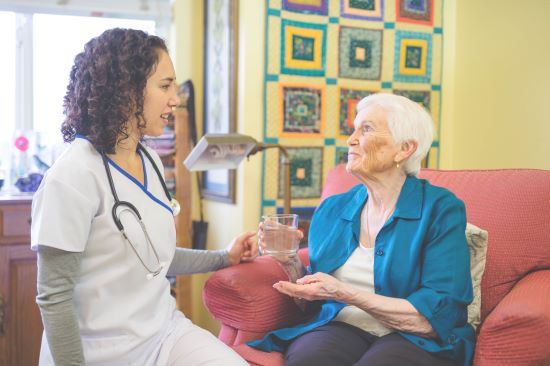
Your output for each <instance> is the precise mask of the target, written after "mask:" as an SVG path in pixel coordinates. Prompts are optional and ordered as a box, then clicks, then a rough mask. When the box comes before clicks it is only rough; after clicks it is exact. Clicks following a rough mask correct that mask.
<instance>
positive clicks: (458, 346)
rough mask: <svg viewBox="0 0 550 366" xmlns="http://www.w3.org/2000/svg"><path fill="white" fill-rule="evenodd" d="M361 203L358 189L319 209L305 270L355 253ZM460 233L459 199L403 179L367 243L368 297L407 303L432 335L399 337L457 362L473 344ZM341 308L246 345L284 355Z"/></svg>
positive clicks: (468, 355)
mask: <svg viewBox="0 0 550 366" xmlns="http://www.w3.org/2000/svg"><path fill="white" fill-rule="evenodd" d="M367 199H368V192H367V189H366V188H365V186H363V185H358V186H356V187H354V188H352V189H351V190H349V191H348V192H346V193H343V194H340V195H335V196H332V197H330V198H328V199H326V200H325V201H324V202H323V203H322V204H321V205H320V206H319V208H318V209H317V211H316V212H315V214H314V216H313V219H312V222H311V226H310V231H309V258H310V268H309V270H310V271H311V272H312V273H315V272H325V273H332V272H334V271H335V270H336V269H337V268H339V267H340V266H342V265H343V264H344V263H345V262H346V260H347V259H348V258H349V257H350V255H351V254H352V252H353V251H354V250H355V248H357V245H358V244H359V230H360V216H361V210H362V208H363V206H364V204H365V202H366V201H367ZM465 230H466V212H465V208H464V203H463V202H462V201H461V200H459V199H458V198H457V197H456V196H455V195H454V194H453V193H451V192H449V191H448V190H447V189H445V188H441V187H436V186H433V185H431V184H430V183H428V182H427V181H425V180H421V179H417V178H416V177H411V176H409V177H407V179H406V180H405V183H404V185H403V188H402V190H401V193H400V195H399V198H398V200H397V204H396V207H395V210H394V212H393V215H392V216H391V217H390V218H389V219H388V221H387V222H386V223H385V225H384V226H383V227H382V229H381V230H380V232H379V233H378V236H377V238H376V242H375V246H374V252H375V256H374V289H375V292H376V293H377V294H380V295H384V296H389V297H397V298H402V299H407V300H408V301H409V302H410V303H411V304H412V305H413V306H414V307H415V308H416V309H417V310H418V311H419V312H420V313H421V314H422V315H424V316H425V317H426V319H428V321H429V322H430V324H431V325H432V327H433V329H434V330H435V332H436V333H437V336H438V337H437V339H426V338H422V337H419V336H416V335H412V334H409V333H404V332H400V334H401V335H402V336H403V337H405V338H406V339H407V340H409V341H411V342H413V343H414V344H416V345H418V346H419V347H421V348H423V349H425V350H426V351H428V352H432V353H436V354H438V355H441V356H444V357H447V358H451V359H453V360H455V362H456V363H457V364H460V365H469V364H470V363H471V361H472V358H473V353H474V347H475V332H474V329H473V328H472V327H471V326H470V325H469V324H468V323H467V319H468V316H467V306H468V304H469V303H470V302H471V301H472V298H473V292H472V279H471V275H470V255H469V250H468V245H467V242H466V235H465ZM344 306H345V305H344V304H341V303H338V302H334V301H326V302H324V303H323V305H322V306H321V309H320V311H319V312H318V313H317V314H316V315H315V316H314V317H313V318H312V319H311V320H310V321H309V322H307V323H305V324H299V325H297V326H294V327H291V328H284V329H278V330H276V331H273V332H271V333H269V334H267V335H266V336H265V337H264V338H263V339H260V340H256V341H252V342H249V343H248V344H249V345H250V346H252V347H255V348H258V349H261V350H264V351H268V352H269V351H278V352H284V350H285V349H286V346H287V345H288V344H289V343H290V341H292V340H293V339H294V338H296V337H297V336H299V335H301V334H303V333H305V332H307V331H309V330H311V329H314V328H316V327H319V326H321V325H323V324H326V323H328V322H330V321H331V320H332V319H333V318H334V317H335V315H336V314H337V313H338V311H340V310H341V309H342V308H343V307H344Z"/></svg>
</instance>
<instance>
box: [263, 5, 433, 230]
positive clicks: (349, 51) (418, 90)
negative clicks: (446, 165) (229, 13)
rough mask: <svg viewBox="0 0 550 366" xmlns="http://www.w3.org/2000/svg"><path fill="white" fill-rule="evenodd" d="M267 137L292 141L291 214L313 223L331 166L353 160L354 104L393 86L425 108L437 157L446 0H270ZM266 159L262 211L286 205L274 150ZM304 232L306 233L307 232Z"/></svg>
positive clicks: (430, 160) (430, 159) (430, 164)
mask: <svg viewBox="0 0 550 366" xmlns="http://www.w3.org/2000/svg"><path fill="white" fill-rule="evenodd" d="M266 2H267V6H266V9H267V10H266V15H265V16H266V37H265V45H266V46H265V76H264V83H265V89H264V121H263V123H264V127H263V130H264V143H279V144H281V145H283V146H285V147H287V148H288V152H289V155H290V159H291V185H292V187H291V193H292V212H293V213H297V214H299V215H300V220H301V221H302V222H303V226H305V227H304V228H307V223H308V220H309V219H310V218H311V215H312V214H313V211H314V209H315V207H316V206H317V205H318V203H319V198H320V196H321V190H322V185H323V182H324V180H325V177H326V174H327V172H328V171H329V170H330V169H331V168H333V167H334V166H335V165H336V164H338V163H341V162H345V161H346V159H347V145H346V139H347V137H348V136H349V134H350V132H351V131H352V128H353V119H354V117H355V106H356V104H357V102H358V101H359V100H360V99H361V98H363V97H364V96H367V95H369V94H371V93H375V92H379V91H382V92H392V93H396V94H400V95H404V96H407V97H409V98H411V99H412V100H414V101H416V102H418V103H421V104H422V105H423V106H424V107H426V108H427V109H428V110H429V111H430V113H431V115H432V117H433V120H434V132H435V134H434V143H433V145H432V148H431V150H430V153H429V156H428V158H427V161H426V162H425V164H426V165H427V166H428V167H430V168H437V167H438V164H439V129H440V109H441V92H442V90H441V68H442V41H443V39H442V38H443V26H442V14H443V9H442V6H443V4H442V1H441V0H266ZM262 159H263V161H262V205H261V211H262V212H261V214H266V213H275V212H282V206H283V199H282V198H283V192H282V189H283V184H282V183H283V170H282V166H281V163H280V156H279V152H278V149H269V150H266V151H265V152H264V154H263V158H262ZM306 232H307V231H306Z"/></svg>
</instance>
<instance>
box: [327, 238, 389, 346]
mask: <svg viewBox="0 0 550 366" xmlns="http://www.w3.org/2000/svg"><path fill="white" fill-rule="evenodd" d="M333 276H334V277H335V278H336V279H338V280H340V281H342V282H344V283H347V284H349V285H352V286H353V287H355V288H358V289H360V290H362V291H366V292H370V293H374V248H365V247H364V246H363V245H361V244H360V245H359V246H358V247H357V248H356V249H355V250H354V251H353V253H352V254H351V256H350V257H349V258H348V260H347V261H346V263H344V264H343V265H342V266H341V267H340V268H338V269H337V270H336V271H334V273H333ZM334 320H335V321H340V322H344V323H348V324H351V325H353V326H355V327H357V328H360V329H362V330H364V331H365V332H369V333H371V334H373V335H375V336H378V337H382V336H384V335H386V334H389V333H392V332H394V330H392V329H389V328H386V327H385V326H383V325H382V324H381V323H380V322H379V321H378V320H376V319H375V318H373V317H372V316H371V315H370V314H369V313H367V312H366V311H364V310H362V309H360V308H358V307H357V306H351V305H348V306H346V307H345V308H343V309H342V310H340V312H339V313H338V315H336V317H335V318H334Z"/></svg>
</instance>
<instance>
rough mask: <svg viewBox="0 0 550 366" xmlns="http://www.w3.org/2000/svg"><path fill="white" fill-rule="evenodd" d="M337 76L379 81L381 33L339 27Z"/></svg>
mask: <svg viewBox="0 0 550 366" xmlns="http://www.w3.org/2000/svg"><path fill="white" fill-rule="evenodd" d="M339 46H340V52H339V63H338V64H339V76H340V77H343V78H350V79H366V80H380V74H381V64H382V31H381V30H375V29H365V28H353V27H345V26H341V27H340V44H339Z"/></svg>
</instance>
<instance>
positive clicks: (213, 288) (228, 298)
mask: <svg viewBox="0 0 550 366" xmlns="http://www.w3.org/2000/svg"><path fill="white" fill-rule="evenodd" d="M300 257H301V259H302V262H304V261H307V259H305V258H307V251H304V250H302V251H301V252H300ZM304 257H305V258H304ZM281 280H288V278H287V277H286V275H285V272H284V271H283V269H282V267H281V266H280V265H279V264H278V263H277V261H276V260H274V259H273V258H271V257H259V258H256V259H255V260H254V261H252V262H250V263H243V264H239V265H237V266H232V267H228V268H224V269H222V270H219V271H217V272H215V273H214V274H212V276H210V278H209V279H208V281H207V282H206V284H205V286H204V290H203V298H204V303H205V305H206V307H207V308H208V310H209V311H210V313H211V314H212V315H213V316H214V318H216V319H217V320H219V321H220V322H221V323H222V324H223V325H225V326H230V327H233V328H235V329H237V330H240V331H246V332H248V333H254V334H265V333H267V332H268V331H271V330H274V329H278V328H283V327H288V326H292V325H294V324H298V323H299V322H303V321H305V320H306V319H307V316H306V315H305V314H303V313H302V311H301V310H300V309H299V308H298V306H296V304H295V303H294V301H293V300H292V299H291V298H290V297H288V296H286V295H283V294H281V293H279V292H278V291H277V290H275V289H274V288H273V284H274V283H276V282H277V281H281Z"/></svg>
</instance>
